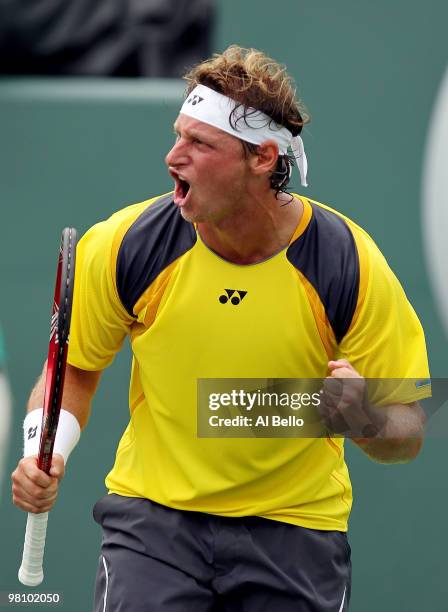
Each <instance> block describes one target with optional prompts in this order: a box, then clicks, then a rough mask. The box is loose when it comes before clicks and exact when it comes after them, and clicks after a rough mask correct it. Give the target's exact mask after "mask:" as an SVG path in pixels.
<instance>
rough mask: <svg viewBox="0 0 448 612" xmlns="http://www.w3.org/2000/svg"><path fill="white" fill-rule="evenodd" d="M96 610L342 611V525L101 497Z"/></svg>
mask: <svg viewBox="0 0 448 612" xmlns="http://www.w3.org/2000/svg"><path fill="white" fill-rule="evenodd" d="M93 514H94V518H95V520H96V522H97V523H99V524H100V525H101V526H102V528H103V541H102V547H101V555H100V559H99V567H98V573H97V580H96V588H95V602H94V612H271V611H272V612H293V611H294V612H346V610H348V604H349V600H350V584H351V563H350V547H349V544H348V541H347V536H346V534H345V533H342V532H340V531H319V530H315V529H306V528H304V527H296V526H294V525H289V524H287V523H281V522H278V521H272V520H268V519H263V518H259V517H254V516H252V517H241V518H239V517H237V518H230V517H222V516H217V515H213V514H203V513H200V512H185V511H182V510H173V509H172V508H167V507H166V506H161V505H160V504H157V503H155V502H151V501H149V500H147V499H141V498H133V497H121V496H119V495H106V496H105V497H103V498H102V499H100V500H99V501H98V502H97V503H96V504H95V507H94V511H93Z"/></svg>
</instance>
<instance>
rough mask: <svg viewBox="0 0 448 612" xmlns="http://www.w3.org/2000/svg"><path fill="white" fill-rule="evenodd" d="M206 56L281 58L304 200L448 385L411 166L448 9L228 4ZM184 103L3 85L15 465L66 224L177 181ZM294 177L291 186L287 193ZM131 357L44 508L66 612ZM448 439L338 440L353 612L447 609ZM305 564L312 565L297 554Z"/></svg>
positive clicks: (110, 90) (10, 569)
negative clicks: (383, 290)
mask: <svg viewBox="0 0 448 612" xmlns="http://www.w3.org/2000/svg"><path fill="white" fill-rule="evenodd" d="M219 13H220V15H219V22H218V23H219V25H218V29H217V32H216V48H217V49H218V50H220V49H222V48H224V47H225V46H227V45H228V44H230V43H232V42H237V43H239V44H242V45H244V46H255V47H258V48H262V49H263V50H265V51H266V52H268V53H269V54H271V55H272V56H273V57H275V58H276V59H277V60H279V61H282V62H284V63H285V64H287V66H288V68H289V71H290V73H291V74H292V75H293V76H294V77H295V79H296V81H297V84H298V88H299V93H300V96H301V97H302V98H303V100H304V102H305V104H306V106H307V107H308V109H309V111H310V113H311V116H312V123H311V124H310V125H309V126H308V127H307V128H306V130H305V131H304V140H305V145H306V148H307V154H308V158H309V164H310V172H309V182H310V187H309V188H308V189H307V190H306V194H307V195H309V196H310V197H313V198H314V199H317V200H320V201H323V202H326V203H329V204H330V205H332V206H334V207H335V208H337V209H339V210H341V211H342V212H344V213H346V214H348V215H349V216H351V217H352V218H353V219H354V220H356V221H357V222H358V223H360V225H362V226H363V227H365V229H367V231H368V232H369V233H370V234H371V235H372V236H373V237H374V238H375V240H376V241H377V242H378V244H379V245H380V247H381V249H382V250H383V252H384V254H385V255H386V257H387V258H388V261H389V262H390V264H391V266H392V268H393V269H394V270H395V272H396V273H397V275H398V276H399V278H400V279H401V281H402V283H403V285H404V287H405V289H406V292H407V294H408V296H409V298H410V300H411V302H412V303H413V304H414V307H415V308H416V310H417V312H418V314H419V316H420V319H421V321H422V323H423V326H424V328H425V331H426V335H427V342H428V351H429V356H430V364H431V370H432V374H433V376H439V377H446V375H447V365H446V354H447V338H446V335H445V334H444V332H443V329H442V326H441V323H440V319H439V316H438V313H437V310H436V308H435V305H434V302H433V298H432V293H431V289H430V286H429V283H428V279H427V265H426V263H425V261H424V257H423V245H422V232H421V217H422V214H423V211H422V209H421V197H420V192H421V173H422V162H423V153H424V146H425V139H426V134H427V129H428V123H429V120H430V116H431V111H432V108H433V104H434V101H435V96H436V94H437V89H438V86H439V83H440V81H441V78H442V76H443V73H444V71H445V68H446V65H447V59H448V58H447V47H446V26H445V24H446V22H447V19H448V5H447V4H446V2H445V1H444V0H430V1H429V2H426V3H425V5H424V6H423V5H420V3H417V2H414V1H405V0H394V1H392V2H391V1H387V0H378V1H377V2H376V3H370V2H368V1H367V0H358V1H356V2H355V1H354V0H342V1H339V2H329V1H323V0H322V1H316V0H314V1H311V0H306V1H302V2H300V1H292V0H285V1H284V2H283V3H282V4H281V5H278V8H277V10H274V8H273V6H272V2H268V0H258V1H257V2H255V1H254V0H246V2H244V3H242V2H237V0H221V2H219ZM181 97H182V84H180V83H178V82H166V81H165V82H164V81H157V82H148V81H145V80H142V81H121V80H115V81H107V80H101V79H91V80H68V79H67V80H66V79H59V80H54V81H42V80H38V81H36V80H34V81H29V80H26V81H21V80H11V79H8V80H3V81H0V139H1V140H0V210H1V213H0V279H1V288H2V290H1V299H0V320H1V322H2V324H3V325H4V328H5V337H6V343H7V348H8V354H9V371H10V376H11V383H12V388H13V393H14V410H15V414H14V423H13V426H14V428H13V436H12V443H11V447H10V451H9V461H8V467H9V469H10V471H12V469H13V467H14V465H15V464H16V462H17V459H18V458H19V456H20V452H21V451H20V447H21V431H20V428H21V421H22V417H23V411H24V405H25V402H26V397H27V395H28V392H29V389H30V387H31V386H32V384H33V381H34V380H35V378H36V377H37V375H38V373H39V369H40V367H41V364H42V361H43V358H44V353H45V350H46V345H47V338H48V316H49V310H50V304H49V299H48V298H49V295H51V291H52V285H53V275H54V266H55V253H56V251H57V248H58V237H59V232H60V230H61V228H62V227H64V226H66V225H74V226H75V227H77V228H78V229H79V231H80V232H84V231H85V230H86V229H87V228H88V227H89V226H90V225H92V224H93V223H94V222H96V221H97V220H99V219H102V218H105V217H106V216H109V215H110V214H111V213H112V212H113V211H115V210H117V209H119V208H120V207H122V206H123V205H125V204H128V203H132V202H137V201H140V200H143V199H146V198H147V197H149V196H150V195H155V194H157V193H162V192H164V191H167V190H169V189H170V187H171V182H170V179H169V177H168V175H167V174H166V171H165V167H164V163H163V156H164V154H165V153H166V152H167V151H168V149H169V147H170V145H171V143H172V130H171V123H172V121H173V120H174V118H175V117H176V114H177V111H178V108H179V104H180V100H181ZM297 184H298V181H297V179H295V186H296V187H297ZM129 360H130V357H129V351H128V350H127V349H126V350H124V351H123V353H122V354H121V355H119V356H118V357H117V359H116V361H115V363H114V364H113V366H112V367H111V368H110V369H109V370H108V371H107V372H106V373H105V375H104V379H103V383H102V385H101V388H100V391H99V392H98V395H97V397H96V401H95V405H94V410H93V414H92V417H91V421H90V424H89V427H88V428H87V429H86V431H85V433H84V434H83V437H82V440H81V442H80V444H79V446H78V448H77V449H76V451H75V452H74V454H73V455H72V457H71V459H70V463H69V467H68V472H67V476H66V478H65V480H64V483H63V485H62V488H61V495H60V498H59V501H58V503H57V505H56V508H55V509H54V511H53V512H52V514H51V517H50V523H49V532H48V539H47V552H46V578H45V582H44V584H43V585H42V586H41V587H40V588H39V589H38V590H39V591H45V592H55V591H57V592H60V593H62V595H63V598H64V603H63V605H61V606H60V607H59V609H61V610H63V611H64V612H75V611H76V612H78V611H79V610H86V611H87V610H89V609H90V606H91V603H90V602H91V598H92V590H93V582H94V576H95V571H96V563H97V556H98V550H99V542H100V533H99V529H98V528H97V526H96V524H95V523H94V522H93V519H92V518H91V508H92V506H93V504H94V502H95V501H96V500H97V499H98V498H99V497H100V496H101V495H102V494H103V493H104V485H103V479H104V475H105V473H106V472H107V471H108V469H109V468H110V467H111V464H112V462H113V459H114V453H115V448H116V444H117V442H118V439H119V437H120V435H121V433H122V431H123V429H124V427H125V426H126V424H127V416H128V408H127V385H128V375H127V371H128V367H129ZM445 449H446V439H443V438H439V439H428V440H427V441H426V444H425V447H424V449H423V451H422V453H421V454H420V456H419V457H418V458H417V460H416V461H415V462H413V463H411V464H409V465H405V466H382V465H378V464H374V463H373V462H371V461H369V460H368V459H367V458H366V457H364V455H362V454H361V452H359V451H358V450H357V449H355V448H354V447H352V445H350V444H347V458H348V462H349V466H350V469H351V474H352V480H353V486H354V493H355V504H354V509H353V513H352V518H351V531H350V538H351V543H352V550H353V566H354V568H353V595H352V606H351V610H352V611H353V612H374V611H375V612H376V611H377V610H379V609H380V610H382V611H383V612H398V611H406V612H420V611H421V610H423V609H424V610H430V611H431V612H443V611H445V610H446V601H447V599H448V582H447V580H446V578H445V573H446V572H445V567H446V553H445V551H446V545H447V536H446V535H445V530H444V526H445V515H446V508H447V504H448V493H447V488H448V485H447V482H446V477H445V464H446V453H445ZM2 493H3V496H2V499H1V501H0V513H1V517H2V520H1V521H0V592H2V591H3V592H9V591H25V590H26V589H25V588H24V587H21V585H20V584H19V583H18V581H17V579H16V572H17V568H18V565H19V562H20V557H21V549H22V541H23V531H24V526H25V515H24V514H23V513H21V512H20V511H18V510H16V509H15V508H14V507H13V506H12V504H11V502H10V501H9V491H8V482H7V479H6V483H5V485H4V490H3V492H2ZM304 562H306V560H304Z"/></svg>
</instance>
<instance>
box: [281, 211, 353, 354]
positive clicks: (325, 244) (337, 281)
mask: <svg viewBox="0 0 448 612" xmlns="http://www.w3.org/2000/svg"><path fill="white" fill-rule="evenodd" d="M311 206H312V209H313V215H312V217H311V221H310V222H309V224H308V227H307V228H306V230H305V231H304V232H303V234H302V235H301V236H299V237H298V238H297V240H295V241H294V242H293V243H292V244H291V245H290V246H289V248H288V250H287V253H286V256H287V258H288V260H289V261H290V262H291V263H292V265H293V266H294V267H295V268H297V269H298V270H300V272H302V274H303V275H304V276H305V277H306V278H307V280H308V281H309V282H310V283H311V285H312V286H313V287H314V289H315V290H316V291H317V294H318V295H319V297H320V300H321V302H322V304H323V305H324V308H325V312H326V314H327V317H328V320H329V322H330V325H331V327H332V328H333V331H334V335H335V337H336V340H337V342H338V343H339V342H341V340H342V338H343V337H344V335H345V334H346V333H347V331H348V329H349V327H350V323H351V321H352V318H353V314H354V312H355V308H356V303H357V300H358V293H359V258H358V250H357V248H356V244H355V240H354V238H353V235H352V232H351V231H350V228H349V227H348V225H347V223H346V222H345V221H344V219H342V218H341V217H339V216H338V215H336V214H335V213H333V212H331V211H329V210H326V209H325V208H321V207H320V206H317V205H315V204H311Z"/></svg>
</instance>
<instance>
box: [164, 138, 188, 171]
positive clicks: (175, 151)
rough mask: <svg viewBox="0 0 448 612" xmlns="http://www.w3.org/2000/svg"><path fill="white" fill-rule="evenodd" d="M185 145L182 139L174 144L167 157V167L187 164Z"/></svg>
mask: <svg viewBox="0 0 448 612" xmlns="http://www.w3.org/2000/svg"><path fill="white" fill-rule="evenodd" d="M184 144H185V143H183V142H182V139H181V138H178V140H177V141H176V142H175V143H174V145H173V146H172V148H171V150H170V151H169V152H168V153H167V155H166V157H165V163H166V165H167V166H179V165H181V164H182V163H185V161H184V160H185V159H186V150H185V146H184Z"/></svg>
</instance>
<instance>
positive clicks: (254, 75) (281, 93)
mask: <svg viewBox="0 0 448 612" xmlns="http://www.w3.org/2000/svg"><path fill="white" fill-rule="evenodd" d="M184 79H185V80H186V81H187V89H186V96H188V95H189V94H190V93H191V91H192V90H193V89H194V88H195V87H196V85H205V86H207V87H210V88H211V89H214V90H215V91H217V92H218V93H221V94H223V95H225V96H228V97H229V98H232V99H233V100H235V101H236V102H237V103H238V106H237V107H236V109H235V110H234V112H233V113H232V115H231V117H230V122H231V123H232V126H233V127H234V128H237V122H238V121H241V120H243V121H247V117H249V116H250V111H249V107H252V108H256V109H257V110H260V111H262V112H263V113H265V114H266V115H268V117H270V118H271V119H272V120H273V121H274V122H275V123H277V124H279V125H282V126H284V127H286V128H288V130H289V131H290V132H291V133H292V134H293V136H297V135H298V134H300V132H301V131H302V128H303V126H304V125H305V124H306V123H308V122H309V120H310V117H309V115H308V113H307V112H306V110H305V108H304V106H303V105H302V103H301V102H300V100H298V99H297V98H296V87H295V85H294V82H293V80H292V78H291V77H290V76H289V75H288V74H287V72H286V68H285V67H284V66H282V65H280V64H278V63H277V62H275V61H274V60H273V59H271V58H270V57H268V56H267V55H265V54H264V53H263V52H262V51H258V50H257V49H246V48H244V47H239V46H237V45H231V46H230V47H228V48H227V49H226V50H225V51H224V52H223V53H219V54H217V53H216V54H215V55H213V57H211V58H210V59H208V60H206V61H205V62H202V63H200V64H198V65H197V66H195V67H194V68H192V69H191V70H190V71H189V72H188V73H187V74H186V75H185V76H184ZM241 108H242V109H243V112H242V113H241V110H240V109H241ZM245 109H247V113H246V112H245ZM242 144H243V149H244V152H245V155H246V156H247V155H249V154H256V152H257V145H254V144H251V143H248V142H245V141H242ZM291 164H292V159H291V158H290V157H289V156H288V155H281V156H279V158H278V160H277V166H276V168H275V170H274V172H273V174H272V176H271V187H272V188H273V189H275V190H276V192H277V193H279V192H281V191H284V190H285V188H286V186H287V184H288V182H289V177H290V174H291Z"/></svg>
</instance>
